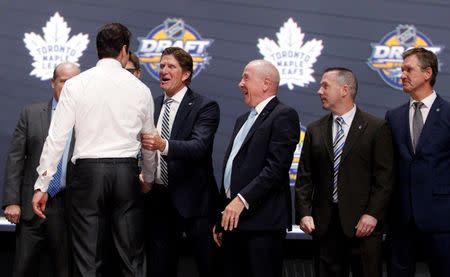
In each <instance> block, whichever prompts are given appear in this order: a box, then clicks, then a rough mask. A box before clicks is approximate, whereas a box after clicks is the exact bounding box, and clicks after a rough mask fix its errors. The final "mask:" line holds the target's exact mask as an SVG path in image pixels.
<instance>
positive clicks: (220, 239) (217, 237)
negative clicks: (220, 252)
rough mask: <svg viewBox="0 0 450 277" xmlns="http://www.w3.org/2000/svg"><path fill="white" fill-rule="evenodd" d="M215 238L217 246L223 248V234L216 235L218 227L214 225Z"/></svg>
mask: <svg viewBox="0 0 450 277" xmlns="http://www.w3.org/2000/svg"><path fill="white" fill-rule="evenodd" d="M212 232H213V238H214V241H215V242H216V244H217V246H219V247H221V246H222V235H223V233H216V226H215V225H214V227H213V229H212Z"/></svg>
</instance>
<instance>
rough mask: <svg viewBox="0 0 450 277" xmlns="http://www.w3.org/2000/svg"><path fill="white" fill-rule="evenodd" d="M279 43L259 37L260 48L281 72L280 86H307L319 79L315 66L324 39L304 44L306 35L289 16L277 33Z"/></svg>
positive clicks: (291, 87) (292, 87) (266, 58)
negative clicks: (315, 77) (314, 75)
mask: <svg viewBox="0 0 450 277" xmlns="http://www.w3.org/2000/svg"><path fill="white" fill-rule="evenodd" d="M276 35H277V39H278V44H277V43H276V42H274V41H273V40H271V39H269V38H267V37H266V38H263V39H258V48H259V52H260V53H261V55H263V56H264V59H265V60H266V61H269V62H271V63H272V64H273V65H275V66H276V68H277V69H278V71H279V73H280V86H282V85H287V87H288V88H289V89H290V90H293V89H294V85H296V86H300V87H304V86H306V85H308V84H309V83H311V82H315V81H316V80H315V79H314V77H313V76H312V74H313V73H314V69H313V65H314V63H315V62H316V61H317V58H318V57H319V56H320V53H321V52H322V49H323V45H322V40H317V39H312V40H310V41H307V42H306V43H305V44H303V39H304V37H305V34H304V33H302V29H301V28H300V26H298V25H297V23H296V22H295V21H294V20H293V19H292V18H289V19H288V21H286V22H285V23H284V25H283V26H282V27H281V28H280V31H279V32H278V33H277V34H276Z"/></svg>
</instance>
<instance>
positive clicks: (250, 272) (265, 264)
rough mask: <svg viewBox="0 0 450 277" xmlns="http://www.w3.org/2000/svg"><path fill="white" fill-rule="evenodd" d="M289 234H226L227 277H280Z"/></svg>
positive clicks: (234, 232)
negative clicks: (285, 244) (285, 241)
mask: <svg viewBox="0 0 450 277" xmlns="http://www.w3.org/2000/svg"><path fill="white" fill-rule="evenodd" d="M285 237H286V231H284V230H280V231H239V230H233V231H231V232H229V231H224V232H223V241H222V242H223V244H222V248H223V265H222V266H223V271H224V277H281V274H282V268H283V243H284V239H285Z"/></svg>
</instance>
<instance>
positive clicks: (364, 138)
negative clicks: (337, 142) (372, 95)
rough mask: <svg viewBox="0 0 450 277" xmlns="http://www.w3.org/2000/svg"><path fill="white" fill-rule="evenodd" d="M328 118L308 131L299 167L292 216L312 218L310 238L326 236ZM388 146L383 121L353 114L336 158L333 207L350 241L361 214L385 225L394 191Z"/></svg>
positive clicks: (330, 159)
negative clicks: (335, 187)
mask: <svg viewBox="0 0 450 277" xmlns="http://www.w3.org/2000/svg"><path fill="white" fill-rule="evenodd" d="M332 122H333V116H332V115H331V114H329V115H327V116H325V117H323V118H321V119H320V120H318V121H316V122H313V123H312V124H311V125H309V126H308V128H307V131H306V136H305V141H304V144H303V149H302V154H301V156H300V163H299V167H298V177H297V182H296V210H297V215H298V217H299V219H301V218H302V217H304V216H312V217H313V219H314V223H315V227H316V230H315V233H314V235H318V236H320V235H322V234H324V233H325V232H326V231H327V230H328V226H329V223H330V218H331V212H332V188H333V185H332V184H333V166H334V162H333V159H334V156H333V145H332V143H333V142H332V140H333V138H332ZM393 165H394V161H393V146H392V137H391V132H390V130H389V127H388V125H387V123H386V122H385V121H384V120H381V119H378V118H375V117H373V116H371V115H369V114H367V113H364V112H362V111H360V110H359V109H357V110H356V114H355V117H354V119H353V121H352V125H351V126H350V130H349V133H348V135H347V138H346V141H345V144H344V149H343V152H342V156H341V162H340V168H339V175H338V176H339V177H338V198H339V200H338V206H339V216H340V220H341V225H342V228H343V230H344V233H345V234H346V235H347V236H349V237H352V236H354V234H355V226H356V224H357V223H358V221H359V218H360V217H361V215H363V214H369V215H371V216H374V217H375V218H377V220H378V221H379V222H378V225H377V226H378V228H380V226H381V224H382V223H381V222H380V221H382V220H383V219H384V215H385V212H386V208H387V207H388V201H389V198H390V195H391V191H392V187H393V177H394V172H393Z"/></svg>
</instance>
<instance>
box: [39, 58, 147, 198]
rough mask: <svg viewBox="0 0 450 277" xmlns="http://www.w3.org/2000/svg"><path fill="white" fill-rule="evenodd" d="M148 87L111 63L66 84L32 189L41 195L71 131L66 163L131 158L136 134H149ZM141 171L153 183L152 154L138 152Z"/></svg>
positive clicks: (103, 61)
mask: <svg viewBox="0 0 450 277" xmlns="http://www.w3.org/2000/svg"><path fill="white" fill-rule="evenodd" d="M153 111H154V106H153V99H152V96H151V92H150V89H149V88H148V87H147V86H146V85H144V84H143V83H142V82H141V81H139V79H138V78H136V77H135V76H133V75H132V74H131V73H129V72H128V71H127V70H125V69H123V68H122V65H121V64H120V63H119V62H118V61H117V60H115V59H110V58H106V59H101V60H99V61H98V62H97V65H96V66H95V67H93V68H91V69H89V70H86V71H85V72H82V73H81V74H79V75H77V76H75V77H73V78H71V79H69V80H67V81H66V83H65V85H64V87H63V90H62V92H61V96H60V99H59V103H58V106H57V108H56V111H55V114H54V118H53V119H52V122H51V124H50V129H49V134H48V137H47V139H46V141H45V144H44V148H43V150H42V155H41V159H40V162H39V166H38V168H37V172H38V174H39V177H38V179H37V180H36V183H35V185H34V189H40V190H41V191H43V192H45V191H47V188H48V185H49V183H50V181H51V179H52V176H53V174H54V173H55V172H56V168H57V165H58V162H59V158H60V157H61V155H62V153H63V151H64V146H65V144H66V141H67V138H68V137H69V133H70V132H71V130H72V128H74V131H75V136H76V140H75V148H74V153H73V156H72V162H73V163H76V160H77V159H84V158H135V157H137V154H138V152H139V150H140V148H141V143H140V134H141V132H142V133H150V132H152V131H154V130H155V126H154V122H153ZM142 157H143V166H142V172H143V177H144V180H145V181H146V182H149V183H151V182H153V180H154V170H155V155H154V152H153V151H148V150H144V149H142Z"/></svg>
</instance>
